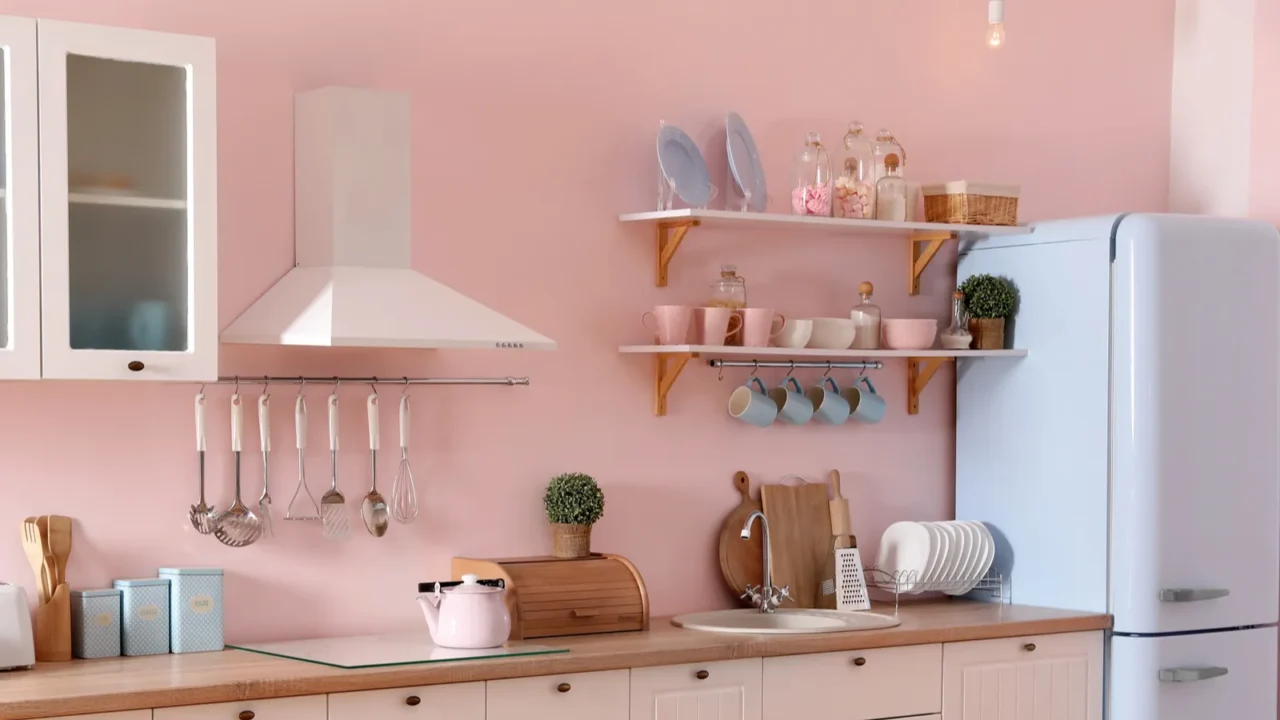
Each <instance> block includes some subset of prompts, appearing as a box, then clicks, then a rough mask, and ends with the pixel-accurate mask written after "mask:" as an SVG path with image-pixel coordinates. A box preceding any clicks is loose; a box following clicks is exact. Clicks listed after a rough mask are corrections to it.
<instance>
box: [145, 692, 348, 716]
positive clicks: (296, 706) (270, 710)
mask: <svg viewBox="0 0 1280 720" xmlns="http://www.w3.org/2000/svg"><path fill="white" fill-rule="evenodd" d="M328 714H329V703H328V696H326V695H303V696H301V697H290V698H275V699H272V700H244V701H242V702H229V703H214V704H212V705H190V706H187V707H171V708H156V710H155V715H154V720H326V718H327V717H328Z"/></svg>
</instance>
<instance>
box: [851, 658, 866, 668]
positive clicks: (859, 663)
mask: <svg viewBox="0 0 1280 720" xmlns="http://www.w3.org/2000/svg"><path fill="white" fill-rule="evenodd" d="M853 664H854V665H857V666H858V667H862V666H863V665H866V664H867V659H866V658H864V657H856V658H854V659H853Z"/></svg>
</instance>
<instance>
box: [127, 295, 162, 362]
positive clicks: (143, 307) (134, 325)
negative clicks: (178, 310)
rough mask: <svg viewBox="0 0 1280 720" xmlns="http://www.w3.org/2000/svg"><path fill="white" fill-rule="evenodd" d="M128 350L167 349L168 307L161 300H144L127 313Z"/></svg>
mask: <svg viewBox="0 0 1280 720" xmlns="http://www.w3.org/2000/svg"><path fill="white" fill-rule="evenodd" d="M129 349H130V350H168V349H169V305H168V303H165V302H164V301H162V300H144V301H142V302H140V303H137V304H136V305H134V306H133V311H132V312H130V313H129Z"/></svg>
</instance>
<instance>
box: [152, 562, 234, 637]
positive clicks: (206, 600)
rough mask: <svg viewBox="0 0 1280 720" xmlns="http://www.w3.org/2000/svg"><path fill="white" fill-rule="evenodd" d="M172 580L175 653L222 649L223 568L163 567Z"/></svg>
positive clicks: (171, 605) (171, 597) (167, 577)
mask: <svg viewBox="0 0 1280 720" xmlns="http://www.w3.org/2000/svg"><path fill="white" fill-rule="evenodd" d="M160 577H162V578H166V579H168V580H169V582H170V583H171V584H170V590H169V599H170V602H169V605H170V608H171V611H172V613H173V622H172V624H173V633H172V640H171V643H172V647H173V651H174V652H176V653H189V652H207V651H210V650H221V649H222V571H221V570H219V569H218V568H160Z"/></svg>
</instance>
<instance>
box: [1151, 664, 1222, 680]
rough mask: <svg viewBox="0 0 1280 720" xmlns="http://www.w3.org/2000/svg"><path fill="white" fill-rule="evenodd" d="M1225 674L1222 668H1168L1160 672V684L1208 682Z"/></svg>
mask: <svg viewBox="0 0 1280 720" xmlns="http://www.w3.org/2000/svg"><path fill="white" fill-rule="evenodd" d="M1226 674H1227V669H1226V668H1224V667H1201V668H1169V669H1167V670H1161V671H1160V682H1165V683H1183V682H1196V681H1197V680H1209V679H1211V678H1216V677H1222V676H1223V675H1226Z"/></svg>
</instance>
